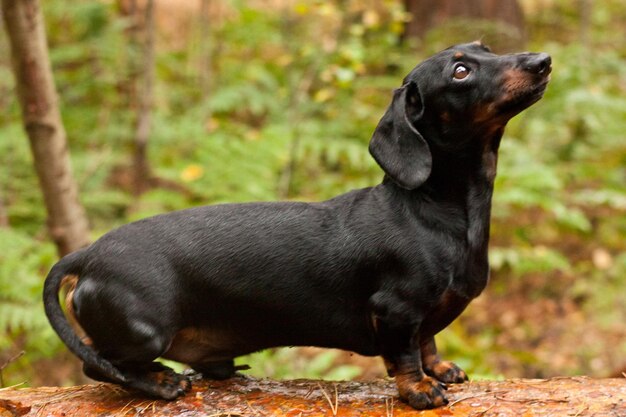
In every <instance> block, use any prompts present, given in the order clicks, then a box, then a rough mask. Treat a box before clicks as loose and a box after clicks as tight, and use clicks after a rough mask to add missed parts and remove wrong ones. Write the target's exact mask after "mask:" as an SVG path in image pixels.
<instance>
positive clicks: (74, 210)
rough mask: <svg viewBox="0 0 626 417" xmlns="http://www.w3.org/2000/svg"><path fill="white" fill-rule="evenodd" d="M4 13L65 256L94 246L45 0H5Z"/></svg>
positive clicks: (53, 225) (53, 231)
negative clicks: (51, 51)
mask: <svg viewBox="0 0 626 417" xmlns="http://www.w3.org/2000/svg"><path fill="white" fill-rule="evenodd" d="M2 15H3V18H4V24H5V27H6V31H7V34H8V37H9V42H10V44H11V55H12V63H13V71H14V73H15V80H16V89H17V94H18V97H19V102H20V106H21V109H22V118H23V120H24V127H25V129H26V133H27V135H28V138H29V140H30V146H31V151H32V154H33V159H34V164H35V169H36V171H37V175H38V177H39V182H40V184H41V189H42V192H43V196H44V201H45V205H46V209H47V212H48V230H49V233H50V236H51V237H52V239H53V240H54V242H55V244H56V246H57V250H58V252H59V255H65V254H67V253H70V252H73V251H75V250H76V249H79V248H81V247H83V246H85V245H87V244H88V243H89V228H88V222H87V217H86V215H85V211H84V209H83V206H82V205H81V204H80V202H79V201H78V187H77V185H76V182H75V181H74V178H73V175H72V169H71V164H70V157H69V152H68V145H67V138H66V133H65V128H64V127H63V122H62V121H61V113H60V111H59V104H58V96H57V92H56V89H55V86H54V81H53V78H52V70H51V66H50V59H49V57H48V45H47V43H46V36H45V31H44V23H43V17H42V14H41V11H40V8H39V1H38V0H2Z"/></svg>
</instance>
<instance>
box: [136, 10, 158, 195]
mask: <svg viewBox="0 0 626 417" xmlns="http://www.w3.org/2000/svg"><path fill="white" fill-rule="evenodd" d="M143 21H144V24H143V25H142V28H143V31H142V32H143V35H144V37H143V45H142V51H143V54H142V55H143V61H142V69H141V75H140V77H139V80H138V81H139V82H140V83H141V86H140V88H139V108H138V109H137V127H136V130H135V143H134V145H135V146H134V153H133V168H134V173H135V174H134V193H135V195H140V194H142V193H144V192H145V191H146V190H147V189H148V188H149V187H150V176H151V173H150V165H149V162H148V140H149V138H150V131H151V127H152V105H153V101H154V98H153V97H154V70H155V68H154V65H155V62H154V53H155V51H154V35H155V33H154V32H155V28H154V0H148V1H147V2H146V6H145V9H144V19H143Z"/></svg>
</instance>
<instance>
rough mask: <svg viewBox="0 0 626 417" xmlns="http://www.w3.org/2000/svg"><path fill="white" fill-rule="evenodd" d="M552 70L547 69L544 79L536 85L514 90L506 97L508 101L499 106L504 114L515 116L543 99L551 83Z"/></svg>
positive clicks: (503, 101)
mask: <svg viewBox="0 0 626 417" xmlns="http://www.w3.org/2000/svg"><path fill="white" fill-rule="evenodd" d="M550 70H551V69H550V68H548V69H547V71H546V72H545V74H543V76H542V78H541V79H540V80H539V81H537V82H536V83H533V84H530V85H524V86H520V87H519V88H516V89H514V90H510V91H509V92H508V94H507V95H506V99H505V100H502V101H501V102H500V105H499V106H497V107H498V109H499V111H500V112H501V113H503V114H510V115H511V116H514V115H515V114H517V113H519V112H521V111H522V110H524V109H526V108H528V107H530V106H532V105H533V104H535V103H536V102H538V101H539V100H541V98H542V97H543V95H544V93H545V92H546V88H547V87H548V83H549V82H550Z"/></svg>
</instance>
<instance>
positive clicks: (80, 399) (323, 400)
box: [0, 377, 626, 417]
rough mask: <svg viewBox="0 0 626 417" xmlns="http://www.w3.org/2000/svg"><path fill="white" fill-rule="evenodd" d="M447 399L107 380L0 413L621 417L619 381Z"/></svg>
mask: <svg viewBox="0 0 626 417" xmlns="http://www.w3.org/2000/svg"><path fill="white" fill-rule="evenodd" d="M448 398H449V399H450V404H449V405H447V406H446V407H442V408H438V409H435V410H425V411H415V410H413V409H411V408H410V407H409V406H407V405H406V404H404V403H402V402H401V401H399V399H398V396H397V392H396V389H395V385H394V383H393V382H392V381H386V380H378V381H374V382H367V383H365V382H328V381H311V380H294V381H273V380H265V379H254V378H248V377H238V378H233V379H230V380H228V381H222V382H217V381H201V382H196V383H195V384H194V387H193V389H192V390H191V391H190V392H189V393H188V394H187V395H186V396H185V397H183V398H181V399H178V400H176V401H171V402H167V401H162V400H153V399H146V398H142V397H140V396H137V395H134V394H133V393H130V392H127V391H125V390H123V389H121V388H120V387H117V386H115V385H109V384H98V385H84V386H78V387H71V388H56V387H55V388H28V389H3V390H0V416H2V417H5V416H11V417H14V416H59V417H61V416H63V417H72V416H76V417H78V416H80V417H86V416H102V415H106V416H143V417H153V416H186V417H189V416H212V417H218V416H221V417H226V416H233V417H235V416H246V417H247V416H250V417H253V416H254V417H259V416H285V417H299V416H302V417H306V416H327V417H330V416H344V417H345V416H371V417H379V416H380V417H390V416H394V417H402V416H424V417H427V416H428V417H432V416H439V417H441V416H475V417H489V416H492V417H495V416H499V417H508V416H515V417H518V416H524V417H531V416H572V417H574V416H576V417H583V416H614V417H623V416H626V378H621V379H591V378H586V377H574V378H553V379H547V380H528V379H526V380H508V381H480V382H469V383H466V384H462V385H454V386H451V387H450V389H449V390H448Z"/></svg>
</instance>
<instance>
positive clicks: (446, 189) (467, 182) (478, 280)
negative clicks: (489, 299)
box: [385, 129, 503, 298]
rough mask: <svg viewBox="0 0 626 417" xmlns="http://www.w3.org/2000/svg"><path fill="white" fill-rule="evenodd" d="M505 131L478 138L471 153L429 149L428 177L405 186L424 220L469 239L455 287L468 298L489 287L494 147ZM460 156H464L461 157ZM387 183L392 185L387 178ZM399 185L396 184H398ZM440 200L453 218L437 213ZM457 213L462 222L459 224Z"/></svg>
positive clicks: (494, 174) (494, 162) (494, 168)
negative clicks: (409, 187)
mask: <svg viewBox="0 0 626 417" xmlns="http://www.w3.org/2000/svg"><path fill="white" fill-rule="evenodd" d="M502 133H503V129H499V130H498V131H497V132H492V133H491V134H490V135H489V137H486V138H482V139H481V140H478V141H477V142H475V143H477V144H480V145H477V146H475V147H474V149H472V150H471V151H467V150H464V151H463V152H456V153H452V152H446V151H441V150H437V149H431V151H432V155H433V169H432V172H431V175H430V177H429V178H428V180H427V181H426V182H425V183H424V184H422V186H420V187H419V188H417V189H415V190H411V191H408V190H404V192H403V193H406V194H405V195H407V197H408V196H409V195H410V197H409V199H410V200H415V204H416V207H415V208H416V209H417V210H419V216H420V217H422V218H430V219H433V224H435V223H436V222H438V221H443V222H446V223H447V225H448V227H450V226H449V225H450V224H454V225H460V224H463V227H462V228H459V229H455V233H458V234H459V236H464V239H465V241H466V242H467V252H466V254H465V256H466V258H465V262H464V271H463V273H462V280H457V281H455V283H454V287H455V288H456V289H457V291H458V292H459V293H460V294H463V295H464V296H467V297H468V298H473V297H476V296H477V295H478V294H480V293H481V292H482V290H483V289H484V287H485V286H486V285H487V281H488V276H489V264H488V256H487V248H488V244H489V226H490V220H491V199H492V195H493V185H494V180H495V176H496V165H497V156H498V147H499V144H500V139H501V138H502ZM458 155H462V157H459V156H458ZM385 183H387V184H389V185H390V186H392V187H397V186H396V185H391V184H390V183H391V180H386V181H385ZM398 188H399V187H398ZM441 203H443V204H445V205H446V206H447V207H449V208H450V209H451V210H450V213H456V214H450V215H451V216H453V217H455V218H451V219H449V220H446V217H445V214H442V213H441ZM458 216H463V217H464V221H462V222H459V221H458V220H459V219H458Z"/></svg>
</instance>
